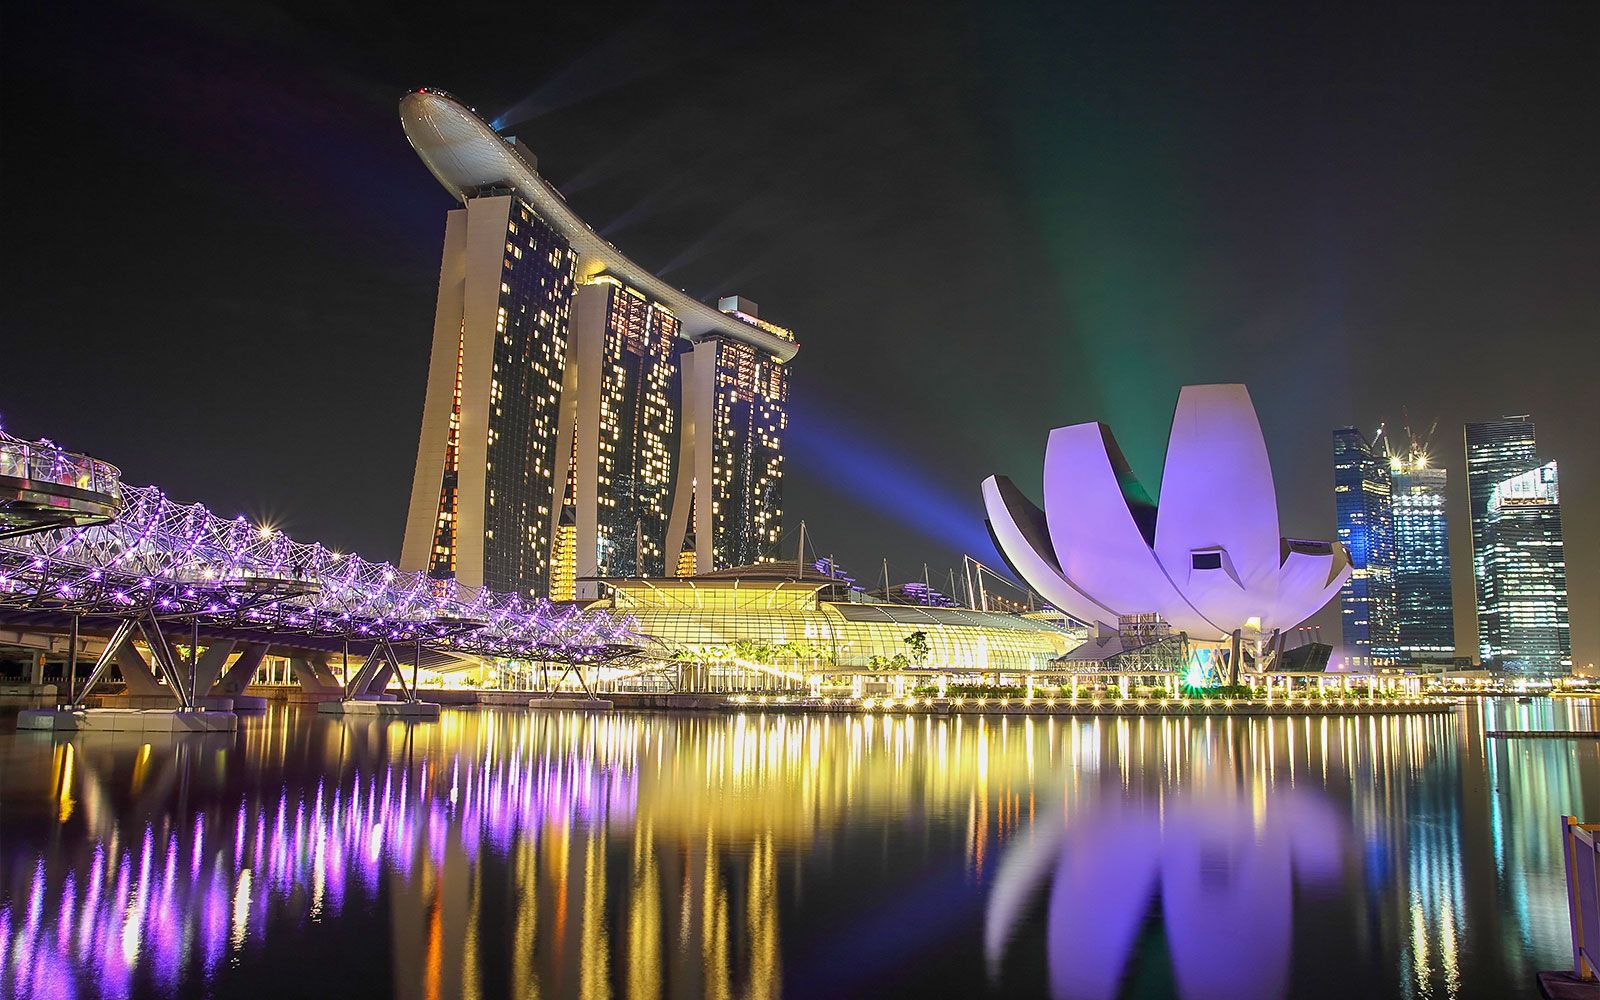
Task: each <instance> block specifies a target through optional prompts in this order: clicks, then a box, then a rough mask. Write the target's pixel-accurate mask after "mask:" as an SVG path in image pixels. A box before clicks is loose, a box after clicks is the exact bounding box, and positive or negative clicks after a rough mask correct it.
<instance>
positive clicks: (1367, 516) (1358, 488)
mask: <svg viewBox="0 0 1600 1000" xmlns="http://www.w3.org/2000/svg"><path fill="white" fill-rule="evenodd" d="M1333 489H1334V505H1335V508H1336V510H1337V514H1338V520H1339V541H1341V542H1343V543H1344V545H1345V548H1346V549H1348V550H1349V552H1350V579H1349V580H1347V581H1346V582H1345V585H1344V587H1343V589H1341V590H1340V591H1339V620H1340V623H1341V626H1342V631H1343V641H1344V647H1345V655H1346V657H1348V659H1349V661H1350V665H1351V666H1353V667H1372V666H1381V665H1385V664H1391V663H1394V662H1395V661H1396V659H1398V657H1399V643H1398V641H1397V637H1396V635H1395V578H1394V572H1395V548H1394V521H1393V515H1392V511H1391V507H1390V498H1391V492H1392V489H1393V485H1392V483H1391V480H1390V474H1389V460H1388V456H1387V455H1386V454H1382V453H1380V452H1378V451H1375V450H1374V448H1373V445H1372V443H1370V442H1369V441H1368V440H1367V438H1366V437H1365V436H1363V435H1362V434H1361V432H1360V431H1358V430H1356V429H1355V428H1354V427H1341V428H1339V429H1338V430H1336V431H1334V432H1333Z"/></svg>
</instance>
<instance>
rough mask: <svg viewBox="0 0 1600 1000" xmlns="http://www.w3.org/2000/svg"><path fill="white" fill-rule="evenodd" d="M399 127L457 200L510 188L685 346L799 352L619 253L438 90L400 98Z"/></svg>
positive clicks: (507, 146) (766, 327)
mask: <svg viewBox="0 0 1600 1000" xmlns="http://www.w3.org/2000/svg"><path fill="white" fill-rule="evenodd" d="M400 123H401V125H403V126H404V127H405V130H406V138H407V139H409V140H410V142H411V147H412V148H413V149H415V150H416V151H417V155H418V156H419V157H421V158H422V162H423V163H424V164H426V165H427V167H428V170H429V171H431V172H432V173H433V176H434V177H436V178H437V179H438V181H439V183H440V184H442V185H444V188H445V190H446V191H449V192H450V193H451V194H452V195H453V196H454V197H455V198H456V199H457V200H459V201H462V202H465V201H466V200H467V199H468V198H472V197H475V196H477V195H478V194H480V193H484V192H488V191H494V190H503V189H506V188H510V189H511V190H513V191H515V192H516V193H517V195H518V196H520V197H521V198H522V199H523V200H525V201H526V202H527V203H528V204H529V205H530V206H532V207H533V209H534V211H536V212H538V213H539V216H540V217H541V218H542V219H544V221H545V222H546V223H548V224H549V225H550V226H551V228H553V229H555V231H556V232H558V233H560V234H561V236H562V238H563V239H565V240H566V241H567V242H568V243H569V244H570V245H571V246H572V249H573V252H574V253H576V254H577V256H578V274H579V277H580V278H588V277H591V276H593V275H595V274H599V273H601V272H609V273H611V274H613V275H615V276H616V277H617V278H618V279H619V280H622V281H625V282H627V283H628V284H630V285H632V286H633V287H634V288H637V289H638V290H639V291H641V292H643V293H645V294H646V295H648V296H649V297H651V298H652V299H655V300H656V301H658V302H660V303H662V304H663V305H665V306H666V307H667V308H668V309H671V310H672V312H673V314H674V315H676V316H677V317H678V320H679V323H680V324H681V325H680V328H679V329H680V333H681V335H682V336H683V337H684V338H685V339H687V340H699V339H700V338H702V337H705V336H707V335H713V334H715V335H721V336H725V337H729V338H731V339H733V340H738V341H741V342H743V343H746V344H749V345H751V346H752V347H755V348H757V349H759V350H761V351H763V352H765V353H766V354H770V355H772V356H773V357H775V358H777V359H778V360H779V361H788V360H789V359H791V358H793V357H794V356H795V353H796V352H797V351H799V349H800V348H799V345H798V344H796V343H795V341H794V335H793V334H792V333H790V332H789V331H788V330H785V329H783V328H782V327H779V326H774V325H773V324H770V323H764V322H763V323H760V324H759V325H757V323H755V322H750V321H747V320H744V319H740V318H739V317H737V316H734V315H730V314H728V313H724V312H720V311H718V310H716V309H713V308H712V307H711V306H708V305H706V304H705V303H704V302H701V301H700V300H698V299H695V298H693V297H691V296H690V295H689V294H688V293H686V292H684V291H682V290H680V289H677V288H673V287H672V286H671V285H669V284H667V283H666V282H665V281H663V280H661V279H660V278H658V277H657V276H656V275H655V274H654V273H652V272H651V271H650V270H649V269H648V268H645V267H643V266H641V265H640V264H638V263H637V262H635V261H634V260H633V259H631V258H630V257H628V256H627V255H626V254H624V253H623V252H622V251H621V250H618V249H617V248H616V247H615V246H613V245H612V244H611V242H610V241H609V240H607V239H606V238H605V237H603V236H601V235H600V234H599V233H597V232H595V231H594V229H593V228H592V227H590V225H589V224H588V223H587V222H584V221H583V220H582V219H581V218H579V217H578V214H577V213H576V212H574V211H573V210H572V208H571V207H570V206H568V205H567V202H566V199H565V198H563V197H562V196H561V192H559V191H557V190H556V189H555V187H554V186H552V185H551V184H550V182H549V181H547V180H545V179H544V178H543V177H541V176H540V175H539V172H538V170H536V169H535V167H534V164H533V163H532V162H531V161H532V157H531V156H529V155H528V154H527V153H526V152H525V151H524V149H523V147H521V146H520V145H518V144H515V143H512V142H508V141H507V140H506V139H505V138H503V137H502V136H501V135H500V134H499V133H498V132H496V131H495V130H494V128H493V127H492V126H490V125H489V123H488V122H486V121H484V120H483V119H482V118H481V117H479V116H478V114H477V112H475V111H473V110H472V109H471V108H469V107H467V106H466V105H465V104H462V103H461V102H460V101H458V100H456V99H455V98H454V97H452V96H450V95H449V94H447V93H444V92H443V91H439V90H430V89H426V88H424V89H422V90H415V91H412V92H411V93H409V94H407V95H406V96H405V97H403V98H401V99H400Z"/></svg>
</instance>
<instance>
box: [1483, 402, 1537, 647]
mask: <svg viewBox="0 0 1600 1000" xmlns="http://www.w3.org/2000/svg"><path fill="white" fill-rule="evenodd" d="M1466 441H1467V513H1468V516H1469V519H1470V522H1471V528H1472V583H1473V588H1474V590H1475V592H1476V593H1475V596H1476V601H1477V611H1478V656H1479V658H1480V659H1481V660H1482V661H1483V662H1485V663H1488V662H1489V661H1490V660H1491V659H1492V658H1493V657H1492V656H1491V654H1490V651H1489V646H1488V643H1487V641H1486V637H1485V634H1484V618H1485V616H1486V615H1487V614H1488V612H1489V608H1488V604H1487V603H1486V600H1485V594H1484V586H1485V584H1484V572H1485V566H1484V562H1483V557H1484V553H1485V552H1487V551H1488V548H1487V541H1486V539H1485V532H1486V530H1487V528H1488V520H1489V496H1490V494H1491V493H1493V491H1494V488H1495V487H1496V486H1498V485H1500V484H1501V483H1503V482H1505V481H1506V480H1507V479H1510V478H1511V477H1512V476H1519V475H1521V474H1522V473H1524V472H1528V471H1530V470H1532V469H1535V468H1537V467H1538V465H1539V457H1538V454H1539V453H1538V448H1537V447H1536V446H1535V444H1534V436H1533V420H1532V419H1530V418H1529V417H1527V416H1526V415H1523V416H1515V417H1501V418H1500V419H1499V420H1490V421H1487V422H1485V423H1478V424H1468V425H1467V428H1466Z"/></svg>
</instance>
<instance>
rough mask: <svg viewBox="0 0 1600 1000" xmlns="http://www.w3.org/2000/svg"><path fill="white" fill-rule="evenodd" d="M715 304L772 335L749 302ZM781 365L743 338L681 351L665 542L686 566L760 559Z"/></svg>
mask: <svg viewBox="0 0 1600 1000" xmlns="http://www.w3.org/2000/svg"><path fill="white" fill-rule="evenodd" d="M720 307H721V308H722V310H723V311H724V312H726V313H727V314H729V315H732V316H737V317H739V318H740V319H741V320H742V321H744V322H749V323H756V324H760V325H761V327H762V328H763V329H766V330H769V331H771V332H772V333H773V334H774V335H775V336H779V337H785V338H788V337H792V336H793V334H791V333H789V331H788V330H785V329H783V328H782V327H778V326H774V325H772V324H770V323H765V322H763V321H762V320H761V319H760V318H759V316H758V314H757V306H756V304H755V303H754V302H751V301H750V300H749V299H741V298H739V297H737V296H730V297H727V298H724V299H723V300H722V301H721V303H720ZM788 398H789V380H788V370H787V369H786V368H785V367H784V366H783V365H782V364H780V363H778V361H777V359H776V358H773V357H771V356H769V355H764V354H763V353H762V352H760V351H757V350H755V349H753V348H752V347H751V346H750V345H749V344H746V343H742V342H739V341H736V340H732V339H729V338H726V337H720V336H715V335H713V336H709V337H706V338H704V339H702V340H700V341H699V342H698V343H696V344H695V346H694V349H693V350H691V351H689V352H688V353H687V354H685V355H684V356H683V452H684V454H685V456H692V457H690V458H689V459H688V460H687V461H685V462H684V463H683V464H682V465H681V466H680V468H679V470H678V484H677V490H676V494H675V496H674V499H673V516H672V525H671V530H670V531H669V533H668V541H667V548H668V551H669V553H671V556H672V558H673V560H674V562H675V564H676V565H678V567H679V572H680V575H683V574H684V573H686V572H705V571H706V570H708V569H720V568H723V567H726V566H743V565H747V564H750V563H757V562H769V561H771V560H773V559H776V558H777V555H778V539H779V537H780V536H781V535H782V531H783V437H784V432H785V431H786V430H787V429H788V426H789V418H788V407H787V403H788Z"/></svg>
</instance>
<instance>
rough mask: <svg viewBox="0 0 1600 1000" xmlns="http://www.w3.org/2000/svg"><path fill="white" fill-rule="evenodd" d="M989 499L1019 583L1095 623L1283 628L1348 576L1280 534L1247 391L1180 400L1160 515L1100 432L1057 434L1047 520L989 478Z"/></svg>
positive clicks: (1191, 392)
mask: <svg viewBox="0 0 1600 1000" xmlns="http://www.w3.org/2000/svg"><path fill="white" fill-rule="evenodd" d="M983 503H984V508H985V509H986V510H987V511H988V515H989V530H990V533H991V534H992V535H993V536H994V541H995V545H996V547H997V548H999V550H1000V553H1001V554H1002V555H1003V556H1005V558H1006V561H1007V562H1008V563H1010V565H1011V568H1012V569H1013V570H1014V571H1015V572H1016V573H1017V575H1018V576H1020V577H1022V579H1023V580H1024V581H1026V582H1027V583H1028V585H1029V586H1030V587H1032V588H1033V589H1034V590H1035V591H1037V592H1038V593H1039V594H1040V595H1041V596H1043V597H1044V598H1045V599H1046V600H1048V601H1050V602H1051V603H1052V604H1054V605H1055V606H1056V607H1057V608H1059V609H1061V610H1062V611H1064V612H1066V613H1067V614H1069V615H1071V616H1072V617H1074V618H1077V619H1079V620H1080V621H1083V622H1085V623H1087V624H1091V625H1093V624H1102V625H1105V626H1107V627H1110V628H1114V627H1116V625H1117V619H1118V617H1119V616H1121V615H1128V614H1141V613H1147V612H1152V611H1153V612H1156V613H1158V614H1160V615H1161V617H1162V618H1164V619H1165V620H1166V621H1167V622H1168V623H1170V624H1171V625H1172V626H1173V627H1174V628H1177V629H1180V630H1182V631H1184V632H1187V633H1189V635H1190V636H1192V637H1194V638H1196V639H1206V640H1218V639H1222V638H1224V637H1226V636H1227V635H1229V634H1231V633H1232V632H1233V631H1235V630H1241V631H1244V632H1248V633H1252V634H1255V635H1269V634H1271V633H1274V632H1286V631H1287V630H1289V629H1292V628H1294V627H1295V626H1296V625H1298V624H1300V623H1301V622H1303V621H1305V620H1306V619H1307V618H1309V617H1311V616H1312V615H1313V614H1315V613H1316V612H1317V611H1318V610H1319V609H1320V608H1321V607H1322V606H1323V605H1325V604H1327V603H1328V601H1329V600H1331V599H1332V598H1333V595H1334V594H1336V593H1338V592H1339V587H1340V585H1341V584H1343V583H1344V581H1345V579H1346V578H1347V577H1349V575H1350V559H1349V556H1348V554H1347V553H1346V552H1345V550H1344V546H1342V545H1340V544H1338V543H1337V542H1318V541H1307V540H1302V539H1296V538H1284V537H1282V536H1281V535H1279V533H1278V499H1277V494H1276V492H1275V490H1274V488H1273V484H1272V466H1271V463H1270V462H1269V460H1268V458H1267V445H1266V441H1265V440H1264V439H1263V438H1262V436H1261V425H1260V423H1259V422H1258V421H1257V420H1256V411H1255V407H1254V406H1253V405H1252V404H1251V402H1250V393H1249V391H1248V390H1247V389H1245V387H1244V386H1242V385H1191V386H1185V387H1184V389H1183V391H1182V392H1180V393H1179V394H1178V408H1177V412H1176V413H1175V414H1174V416H1173V420H1172V434H1171V436H1170V437H1169V438H1168V440H1167V461H1166V468H1165V470H1164V471H1163V473H1162V479H1161V503H1160V505H1159V506H1157V505H1156V504H1155V503H1152V502H1151V500H1150V497H1149V495H1148V494H1147V493H1145V491H1144V489H1143V488H1142V487H1141V486H1140V485H1139V482H1138V480H1137V479H1135V478H1134V475H1133V471H1132V469H1131V468H1129V466H1128V462H1127V459H1125V458H1124V457H1123V455H1122V449H1121V448H1119V447H1117V442H1116V439H1115V438H1113V437H1112V436H1111V429H1110V428H1108V427H1106V426H1105V425H1104V424H1100V423H1088V424H1074V425H1073V426H1071V427H1058V428H1056V429H1055V430H1053V431H1051V432H1050V441H1049V444H1048V446H1047V447H1046V449H1045V460H1044V510H1043V511H1041V510H1039V508H1037V507H1035V506H1034V505H1033V504H1032V503H1030V502H1029V501H1028V499H1027V498H1026V497H1024V496H1023V495H1022V492H1021V491H1020V490H1018V489H1017V488H1016V486H1015V485H1014V484H1013V483H1012V482H1011V480H1010V479H1007V478H1006V477H1004V476H990V477H989V478H988V479H986V480H984V483H983Z"/></svg>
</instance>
